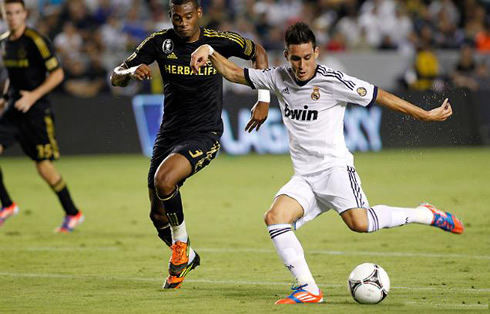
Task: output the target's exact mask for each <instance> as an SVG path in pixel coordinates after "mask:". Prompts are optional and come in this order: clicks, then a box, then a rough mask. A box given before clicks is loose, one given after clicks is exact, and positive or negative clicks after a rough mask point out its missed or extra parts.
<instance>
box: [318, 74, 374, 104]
mask: <svg viewBox="0 0 490 314" xmlns="http://www.w3.org/2000/svg"><path fill="white" fill-rule="evenodd" d="M323 75H325V76H327V77H331V78H332V79H333V84H332V89H333V91H332V93H333V96H334V97H335V99H337V100H340V101H345V102H348V103H352V104H357V105H360V106H363V107H370V106H372V105H373V104H374V102H375V101H376V97H377V95H378V87H377V86H374V85H373V84H371V83H368V82H366V81H363V80H360V79H358V78H356V77H353V76H349V75H347V74H345V73H343V72H341V71H334V70H331V69H328V70H326V71H325V73H324V74H323Z"/></svg>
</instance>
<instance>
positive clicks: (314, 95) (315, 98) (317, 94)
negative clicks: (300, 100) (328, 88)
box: [311, 86, 320, 100]
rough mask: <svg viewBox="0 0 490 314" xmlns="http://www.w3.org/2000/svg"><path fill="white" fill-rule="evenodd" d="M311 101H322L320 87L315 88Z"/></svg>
mask: <svg viewBox="0 0 490 314" xmlns="http://www.w3.org/2000/svg"><path fill="white" fill-rule="evenodd" d="M311 99H313V100H318V99H320V87H317V86H314V87H313V92H312V93H311Z"/></svg>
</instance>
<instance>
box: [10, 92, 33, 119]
mask: <svg viewBox="0 0 490 314" xmlns="http://www.w3.org/2000/svg"><path fill="white" fill-rule="evenodd" d="M20 95H21V96H22V97H20V99H19V100H17V101H16V102H15V104H14V107H15V108H16V109H17V110H19V111H22V112H23V113H26V112H27V111H29V109H31V107H32V106H33V105H34V103H35V102H36V101H37V97H36V95H35V94H34V93H33V92H29V91H25V90H21V91H20Z"/></svg>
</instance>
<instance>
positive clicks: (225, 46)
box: [205, 29, 256, 60]
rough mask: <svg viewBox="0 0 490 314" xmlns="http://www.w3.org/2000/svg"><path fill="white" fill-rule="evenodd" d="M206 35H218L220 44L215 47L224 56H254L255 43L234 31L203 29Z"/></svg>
mask: <svg viewBox="0 0 490 314" xmlns="http://www.w3.org/2000/svg"><path fill="white" fill-rule="evenodd" d="M205 32H207V34H208V35H207V36H210V37H219V38H220V39H222V45H219V46H217V47H216V49H217V50H218V52H219V53H221V54H222V55H223V56H225V57H226V58H229V57H232V56H233V57H239V58H241V59H245V60H252V59H254V58H255V52H256V51H255V43H254V42H253V41H252V40H250V39H247V38H244V37H242V36H241V35H239V34H237V33H234V32H216V31H211V30H208V29H205Z"/></svg>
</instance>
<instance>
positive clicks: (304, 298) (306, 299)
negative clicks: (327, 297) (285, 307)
mask: <svg viewBox="0 0 490 314" xmlns="http://www.w3.org/2000/svg"><path fill="white" fill-rule="evenodd" d="M305 286H306V285H302V286H299V287H292V288H291V289H292V290H293V292H292V293H291V294H290V295H289V296H288V297H287V298H284V299H280V300H277V301H276V303H275V304H298V303H322V302H323V292H322V291H321V290H319V291H320V293H319V294H318V295H314V294H313V293H311V292H308V291H306V290H304V289H303V288H304V287H305Z"/></svg>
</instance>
